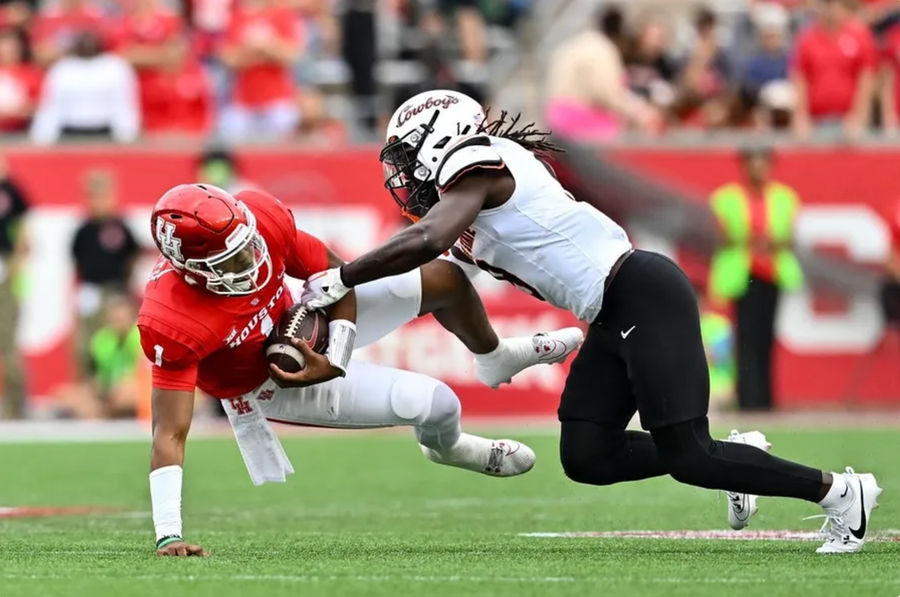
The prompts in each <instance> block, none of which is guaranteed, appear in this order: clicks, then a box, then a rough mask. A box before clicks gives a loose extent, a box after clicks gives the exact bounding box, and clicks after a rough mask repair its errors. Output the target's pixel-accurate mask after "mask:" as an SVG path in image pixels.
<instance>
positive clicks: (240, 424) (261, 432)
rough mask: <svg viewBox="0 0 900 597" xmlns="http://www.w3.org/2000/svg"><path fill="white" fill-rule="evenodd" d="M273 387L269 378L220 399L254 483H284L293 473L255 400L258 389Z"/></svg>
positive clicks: (272, 388)
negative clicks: (242, 392) (258, 385)
mask: <svg viewBox="0 0 900 597" xmlns="http://www.w3.org/2000/svg"><path fill="white" fill-rule="evenodd" d="M276 390H277V387H276V386H275V384H274V382H272V381H271V380H269V381H267V382H266V383H264V384H262V385H261V386H260V387H258V388H256V389H255V390H253V391H252V392H248V393H246V394H244V395H243V396H241V397H239V398H232V399H230V400H222V401H221V402H222V408H224V409H225V412H226V413H227V414H228V422H229V423H231V429H232V430H233V431H234V437H235V439H236V440H237V444H238V448H239V449H240V451H241V456H242V457H243V459H244V464H245V465H246V466H247V472H248V473H250V480H251V481H253V484H254V485H262V484H263V483H284V482H285V481H286V480H287V476H288V475H292V474H294V467H293V466H292V465H291V461H290V460H289V459H288V457H287V454H285V453H284V448H283V447H282V445H281V442H280V441H279V439H278V436H277V435H275V432H274V431H272V427H271V426H270V425H269V421H267V420H266V417H265V415H263V412H262V409H261V408H260V407H259V402H258V401H257V399H256V397H257V396H258V395H260V394H261V393H262V392H270V391H276Z"/></svg>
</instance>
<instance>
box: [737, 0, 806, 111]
mask: <svg viewBox="0 0 900 597" xmlns="http://www.w3.org/2000/svg"><path fill="white" fill-rule="evenodd" d="M750 17H751V19H752V23H753V28H754V32H755V37H754V40H753V45H752V47H751V49H750V50H749V52H748V53H747V55H746V56H744V57H742V59H741V63H740V65H739V67H738V68H739V75H738V93H739V102H740V112H741V119H742V120H744V121H749V122H750V123H752V124H753V125H755V126H757V127H759V128H775V126H776V124H777V123H778V121H776V120H775V119H774V118H772V116H771V114H770V112H769V111H770V110H773V109H779V108H781V109H785V111H786V116H787V118H788V119H789V117H790V113H789V112H790V109H792V108H793V104H792V103H790V99H791V98H790V97H789V98H787V99H788V104H787V106H786V108H782V104H784V102H783V101H782V102H779V101H778V100H779V99H781V98H778V97H776V98H772V97H771V96H772V95H773V94H778V93H779V87H780V88H781V90H782V91H781V93H782V95H784V93H785V92H784V91H783V90H785V89H786V90H788V91H787V93H790V94H792V93H793V87H791V86H790V82H789V80H788V79H789V74H788V63H789V53H788V50H789V48H788V40H789V34H790V30H789V26H790V16H789V15H788V12H787V10H786V9H785V8H784V7H783V6H781V5H780V4H776V3H775V2H761V3H759V4H757V5H755V6H754V8H753V12H752V13H751V14H750ZM773 89H774V90H775V91H772V90H773ZM781 119H782V120H783V119H784V117H782V118H781ZM788 121H789V120H788Z"/></svg>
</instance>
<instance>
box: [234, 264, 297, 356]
mask: <svg viewBox="0 0 900 597" xmlns="http://www.w3.org/2000/svg"><path fill="white" fill-rule="evenodd" d="M282 279H284V273H281V274H280V275H279V276H278V281H279V284H278V290H276V291H275V294H273V295H272V298H271V299H269V302H268V303H266V304H265V305H263V306H262V307H260V309H259V311H257V312H256V314H254V315H253V317H251V318H250V320H249V321H248V322H247V323H246V324H245V325H244V327H243V328H242V329H241V331H240V333H238V331H237V327H233V328H231V333H230V334H228V337H227V338H225V344H227V345H228V348H237V347H238V346H240V345H241V344H242V343H243V342H244V341H245V340H246V339H247V338H249V337H250V334H251V333H253V330H255V329H256V326H258V325H259V326H261V327H260V333H261V334H262V335H263V336H268V335H269V332H271V331H272V328H273V327H275V326H274V324H273V322H272V315H271V312H272V310H273V309H275V305H276V304H278V299H280V298H281V295H282V294H284V284H282V283H281V280H282Z"/></svg>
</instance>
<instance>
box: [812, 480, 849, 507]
mask: <svg viewBox="0 0 900 597" xmlns="http://www.w3.org/2000/svg"><path fill="white" fill-rule="evenodd" d="M831 478H832V479H833V480H832V482H831V489H829V490H828V493H826V494H825V497H824V498H822V501H821V502H819V505H820V506H822V507H823V508H834V507H835V506H837V505H838V504H840V503H841V502H842V501H844V500H846V499H847V496H848V495H850V494H851V492H850V488H849V487H847V480H846V479H845V478H844V475H842V474H841V473H831ZM842 495H843V497H841V496H842Z"/></svg>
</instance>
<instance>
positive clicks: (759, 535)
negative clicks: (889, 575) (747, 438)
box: [518, 529, 900, 542]
mask: <svg viewBox="0 0 900 597" xmlns="http://www.w3.org/2000/svg"><path fill="white" fill-rule="evenodd" d="M518 536H519V537H535V538H540V539H584V538H594V539H677V540H681V539H715V540H726V541H821V540H822V538H823V537H822V535H821V534H820V533H818V532H815V531H791V530H759V531H747V530H743V531H725V530H721V529H713V530H708V531H698V530H684V531H647V530H641V531H562V532H533V533H518ZM866 541H882V542H894V541H900V529H882V530H880V531H876V532H874V533H873V534H872V535H871V536H869V537H867V538H866Z"/></svg>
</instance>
